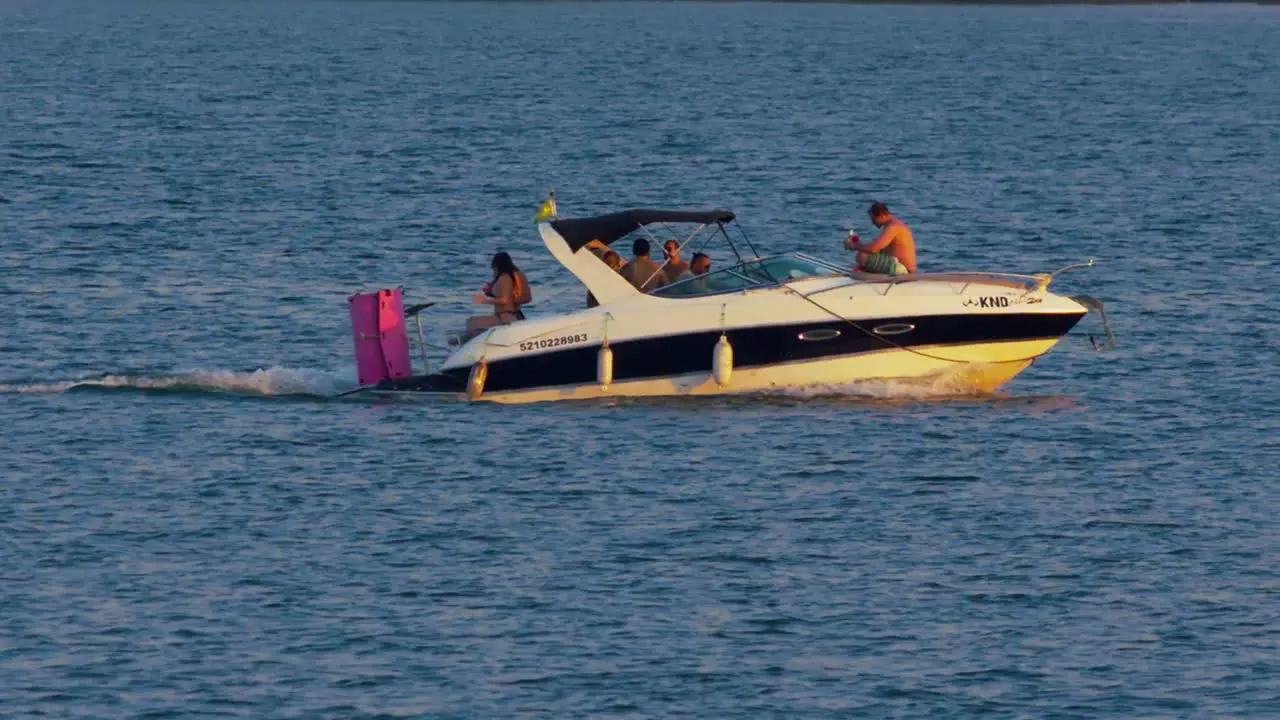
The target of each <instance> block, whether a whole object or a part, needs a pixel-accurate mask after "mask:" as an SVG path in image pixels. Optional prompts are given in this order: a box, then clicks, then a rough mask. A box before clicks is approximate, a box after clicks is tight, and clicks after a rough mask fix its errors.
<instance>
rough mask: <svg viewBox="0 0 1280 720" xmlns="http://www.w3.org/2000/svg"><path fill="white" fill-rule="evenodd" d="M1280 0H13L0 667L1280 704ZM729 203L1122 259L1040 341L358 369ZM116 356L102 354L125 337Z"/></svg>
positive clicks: (1209, 708)
mask: <svg viewBox="0 0 1280 720" xmlns="http://www.w3.org/2000/svg"><path fill="white" fill-rule="evenodd" d="M1277 168H1280V14H1277V13H1276V11H1275V10H1273V9H1267V8H1258V7H1252V6H1222V7H1199V6H1193V7H1185V6H1170V7H1141V8H1136V7H1135V8H962V7H927V8H926V7H921V8H894V7H862V6H859V7H847V6H832V5H813V6H809V5H761V4H741V5H739V4H708V5H702V4H640V3H628V4H549V5H540V4H515V5H512V4H459V5H452V4H434V3H404V2H396V3H378V2H341V1H335V2H289V1H281V2H259V3H248V2H241V3H203V2H164V3H161V2H146V1H143V0H123V1H122V2H116V3H92V2H88V0H84V1H83V2H71V1H70V0H7V2H4V3H0V269H2V270H0V295H3V298H0V300H2V302H0V305H2V306H3V310H0V323H2V324H0V327H2V328H3V330H2V331H0V572H2V575H0V715H3V716H5V717H22V716H37V715H38V716H53V717H86V718H88V717H93V718H101V717H136V716H148V717H164V716H174V717H195V716H217V715H224V716H243V717H255V718H258V717H308V718H311V717H366V716H368V717H372V716H384V717H389V716H412V717H433V718H434V717H484V718H498V717H557V718H568V717H592V718H600V717H635V718H641V717H643V718H650V717H698V718H757V717H787V718H796V717H815V718H817V717H930V718H939V717H971V716H976V715H980V714H981V715H990V716H995V717H1025V718H1049V717H1053V718H1103V717H1105V718H1121V717H1214V718H1220V717H1248V718H1272V717H1277V716H1280V651H1278V648H1280V571H1277V562H1276V561H1277V550H1278V549H1280V548H1278V544H1280V533H1278V531H1280V524H1278V522H1277V519H1276V508H1277V507H1280V485H1278V482H1277V481H1278V480H1280V472H1278V471H1277V469H1276V468H1277V464H1278V463H1280V446H1278V442H1277V437H1278V436H1280V419H1278V417H1280V416H1278V415H1277V412H1276V410H1275V408H1276V407H1277V404H1278V403H1280V391H1278V390H1277V383H1276V381H1275V368H1276V367H1277V365H1278V364H1280V362H1278V361H1280V343H1278V341H1277V337H1278V335H1277V329H1278V328H1277V317H1278V316H1280V294H1278V293H1277V292H1276V291H1275V289H1274V287H1275V269H1276V267H1277V261H1280V251H1277V249H1276V241H1277V240H1278V239H1280V207H1278V203H1277V200H1278V199H1280V179H1278V175H1280V173H1277ZM550 187H554V188H556V190H557V194H558V196H559V198H560V208H561V211H562V213H563V214H566V215H584V214H589V213H594V212H598V211H606V210H611V209H618V208H622V207H629V206H636V205H650V206H655V205H656V206H661V205H671V206H678V207H686V206H694V207H708V206H722V207H728V208H731V209H734V210H736V211H738V212H739V214H740V218H741V220H742V221H743V223H744V224H745V226H746V227H747V229H748V231H749V232H750V233H751V236H752V238H753V240H755V241H756V243H757V244H758V245H759V246H762V249H764V250H768V251H791V250H802V251H808V252H812V253H817V254H820V255H824V256H829V257H836V258H838V257H841V252H840V250H839V243H840V241H841V240H842V239H843V237H844V232H845V231H846V230H847V228H848V227H849V225H850V224H851V223H858V224H859V225H858V227H859V229H860V230H861V231H862V232H863V233H864V234H866V232H867V231H868V230H869V228H867V227H866V226H865V217H864V214H863V208H864V207H865V205H866V204H867V203H868V202H869V201H870V200H872V199H880V200H884V201H886V202H888V203H889V204H890V206H891V207H892V208H894V209H895V210H896V211H898V213H899V214H900V215H901V216H902V217H903V218H904V219H905V220H907V222H909V223H911V224H912V226H913V227H914V228H915V230H916V235H917V238H918V239H919V241H920V244H921V247H922V257H921V264H922V267H924V268H925V269H931V270H932V269H954V268H968V269H973V268H976V269H988V270H1010V271H1026V272H1035V271H1046V270H1052V269H1054V268H1056V267H1059V266H1061V265H1065V264H1067V263H1069V262H1073V261H1077V260H1080V259H1083V258H1087V257H1097V258H1098V261H1099V264H1098V266H1097V267H1096V268H1094V269H1092V270H1087V271H1079V272H1075V273H1069V274H1067V275H1064V276H1063V277H1062V278H1060V279H1059V280H1058V282H1057V283H1055V289H1059V290H1061V291H1063V292H1084V293H1088V294H1090V295H1094V296H1096V297H1099V298H1101V299H1102V300H1104V301H1105V302H1106V303H1107V305H1108V308H1109V311H1110V315H1111V317H1112V320H1113V323H1114V326H1115V329H1116V332H1117V334H1118V336H1119V340H1120V345H1119V347H1118V349H1117V350H1116V351H1115V352H1112V353H1095V352H1094V351H1093V349H1092V347H1091V346H1090V344H1089V342H1088V339H1087V334H1089V333H1094V334H1097V333H1098V330H1099V328H1098V325H1097V324H1096V318H1093V317H1091V318H1089V319H1087V320H1086V322H1085V323H1084V324H1082V326H1081V327H1080V328H1079V329H1078V330H1077V331H1076V332H1073V334H1072V335H1070V336H1069V337H1068V338H1067V339H1066V340H1065V341H1064V342H1063V343H1062V344H1061V345H1060V346H1059V347H1058V348H1057V349H1056V350H1055V351H1054V352H1053V353H1052V354H1050V355H1049V356H1047V357H1045V358H1044V359H1042V361H1040V362H1039V363H1037V364H1036V365H1035V366H1034V367H1032V368H1031V369H1030V370H1028V371H1027V372H1026V373H1025V374H1023V375H1022V376H1020V377H1019V378H1018V379H1017V380H1015V381H1014V382H1013V383H1012V384H1011V385H1009V386H1008V388H1006V390H1005V391H1004V392H1002V393H1001V394H1000V395H998V396H995V397H987V398H962V399H956V398H947V397H934V396H932V395H931V394H930V393H929V392H922V391H920V390H918V389H908V388H905V387H899V386H896V385H894V384H892V383H882V384H863V385H857V386H850V387H847V388H840V389H837V391H836V392H834V393H832V392H827V393H823V394H821V395H820V396H812V395H811V394H806V393H795V394H793V395H789V396H782V397H772V398H754V399H733V400H729V399H721V400H705V401H699V402H691V401H668V400H654V401H644V402H619V403H585V404H567V405H566V404H552V405H535V406H522V407H499V406H492V405H488V404H479V405H468V404H466V403H460V402H390V403H388V402H372V401H367V400H345V401H341V400H340V401H335V400H330V399H327V396H328V395H330V394H332V393H334V392H337V391H340V390H342V389H345V388H348V387H351V386H352V384H353V383H354V373H353V371H352V370H351V369H350V365H351V347H350V337H349V334H348V328H347V325H346V310H345V297H346V295H347V294H348V293H350V292H351V291H353V290H356V289H359V288H376V287H382V286H387V285H393V284H397V283H403V284H404V285H405V286H406V288H407V290H408V294H409V297H410V298H411V299H423V298H430V299H434V300H438V301H441V302H442V303H443V305H442V309H441V311H440V312H437V313H436V314H435V315H433V316H432V317H431V328H430V330H431V332H432V334H433V337H435V338H438V337H441V336H443V335H444V333H445V332H446V331H448V330H452V329H454V328H456V327H457V326H458V325H459V324H460V323H461V319H462V318H463V317H465V316H466V315H468V314H469V313H470V312H471V307H470V306H469V305H468V298H469V296H470V294H471V293H472V292H473V291H474V289H475V288H476V286H477V285H478V284H479V283H480V282H482V281H483V280H484V276H485V274H486V267H487V259H488V255H489V254H490V253H492V252H493V251H494V250H496V249H499V248H505V249H508V250H511V251H512V253H513V254H514V256H515V257H516V260H517V262H518V263H519V264H520V265H521V266H522V267H523V268H524V269H525V270H526V272H527V273H528V276H529V278H530V280H531V281H532V282H533V284H534V289H535V294H536V298H537V302H536V309H535V312H539V313H543V312H545V313H551V312H557V311H562V310H566V309H569V308H573V307H578V306H580V304H581V302H582V300H583V291H582V288H581V287H579V286H577V285H576V284H575V282H574V281H573V279H572V278H571V277H570V276H568V275H567V273H565V272H564V271H562V270H560V269H559V268H557V267H556V266H555V264H554V263H553V261H552V260H551V259H550V258H549V257H547V256H545V255H544V254H543V253H542V252H541V251H540V245H539V244H538V242H537V239H536V237H535V235H534V233H533V230H532V227H531V219H532V215H533V213H534V211H535V210H536V208H537V206H538V203H539V202H540V201H541V199H542V197H543V196H544V194H545V192H546V190H547V189H548V188H550ZM82 381H88V382H87V383H85V382H82Z"/></svg>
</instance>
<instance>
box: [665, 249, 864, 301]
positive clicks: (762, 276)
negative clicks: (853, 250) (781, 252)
mask: <svg viewBox="0 0 1280 720" xmlns="http://www.w3.org/2000/svg"><path fill="white" fill-rule="evenodd" d="M842 272H843V270H841V269H839V268H837V267H835V266H833V265H828V264H826V263H823V262H819V261H816V260H811V259H809V258H806V257H802V256H794V255H787V256H784V257H775V258H768V259H765V260H753V261H751V262H748V263H743V264H741V265H737V266H735V267H731V268H726V269H724V270H716V271H714V272H709V273H707V274H706V275H703V276H701V277H695V278H690V279H687V280H681V281H680V282H678V283H673V284H671V285H667V286H665V287H661V288H658V289H657V290H654V291H653V293H652V294H653V295H658V296H661V297H697V296H699V295H713V294H716V293H722V292H733V291H735V290H746V289H748V288H753V287H762V286H766V285H774V284H776V283H783V282H790V281H792V280H802V279H804V278H810V277H822V276H825V275H837V274H841V273H842Z"/></svg>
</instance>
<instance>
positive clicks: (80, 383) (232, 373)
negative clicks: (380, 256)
mask: <svg viewBox="0 0 1280 720" xmlns="http://www.w3.org/2000/svg"><path fill="white" fill-rule="evenodd" d="M355 386H356V379H355V374H354V373H353V372H351V371H343V372H333V371H327V370H317V369H309V368H287V367H270V368H262V369H257V370H190V371H177V372H171V373H158V374H132V373H120V374H108V375H99V376H94V377H86V378H79V379H75V380H61V381H50V382H29V383H12V384H3V383H0V394H48V393H65V392H73V391H92V390H100V391H106V390H134V391H144V392H171V393H221V394H228V395H245V396H259V397H317V398H328V397H332V396H334V395H336V394H337V393H340V392H342V391H344V390H349V389H351V388H353V387H355Z"/></svg>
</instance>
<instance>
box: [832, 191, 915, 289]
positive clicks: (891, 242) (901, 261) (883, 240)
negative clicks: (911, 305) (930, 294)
mask: <svg viewBox="0 0 1280 720" xmlns="http://www.w3.org/2000/svg"><path fill="white" fill-rule="evenodd" d="M867 214H868V215H870V216H871V222H872V223H874V224H875V225H876V227H878V228H880V235H879V236H877V237H876V239H875V240H872V241H871V242H870V243H868V244H866V245H863V244H862V243H861V242H859V240H858V236H857V235H854V234H852V233H851V234H850V235H849V239H848V240H846V241H845V244H844V246H845V247H846V248H847V249H849V250H853V251H854V252H856V253H858V266H859V268H863V269H865V270H867V271H869V272H875V273H885V274H889V275H898V274H904V273H914V272H915V271H916V239H915V236H914V235H912V234H911V228H909V227H907V224H906V223H904V222H902V221H901V220H899V219H898V218H896V217H894V216H893V215H892V214H890V212H889V208H887V207H885V206H884V204H883V203H873V204H872V205H871V209H870V210H869V211H868V213H867Z"/></svg>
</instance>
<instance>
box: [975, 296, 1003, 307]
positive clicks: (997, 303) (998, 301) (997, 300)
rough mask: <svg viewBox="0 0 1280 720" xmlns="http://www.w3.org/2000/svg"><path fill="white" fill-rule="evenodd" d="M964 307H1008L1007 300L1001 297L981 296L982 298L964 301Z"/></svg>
mask: <svg viewBox="0 0 1280 720" xmlns="http://www.w3.org/2000/svg"><path fill="white" fill-rule="evenodd" d="M964 305H965V307H984V308H998V307H1009V298H1007V297H1002V296H998V295H997V296H994V297H993V296H990V295H983V296H982V297H976V298H968V299H966V300H965V301H964Z"/></svg>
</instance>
